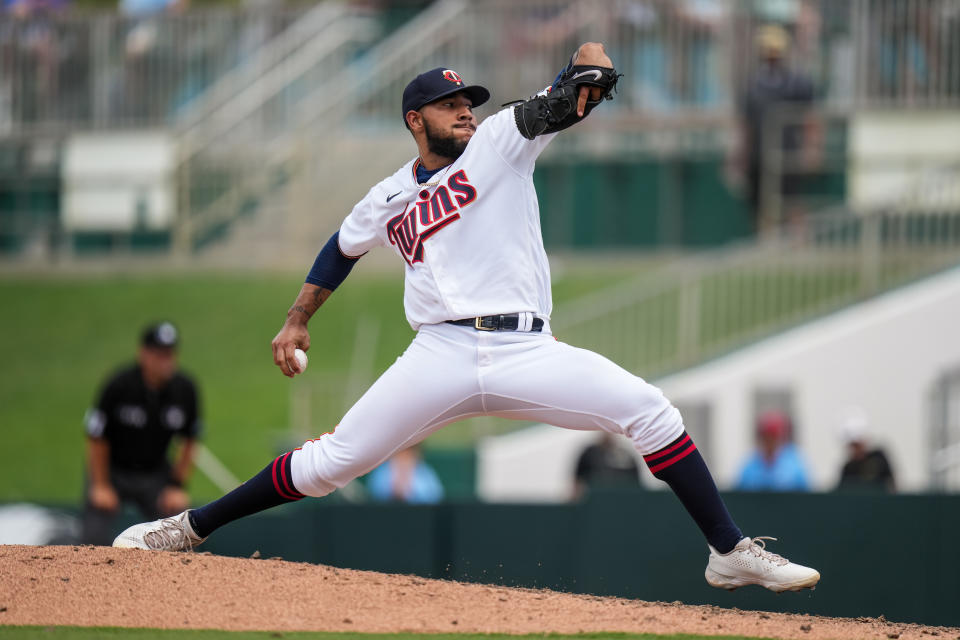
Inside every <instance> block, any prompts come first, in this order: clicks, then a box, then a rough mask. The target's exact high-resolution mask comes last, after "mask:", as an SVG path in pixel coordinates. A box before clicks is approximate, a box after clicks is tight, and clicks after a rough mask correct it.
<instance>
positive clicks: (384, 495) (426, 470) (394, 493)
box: [367, 445, 443, 504]
mask: <svg viewBox="0 0 960 640" xmlns="http://www.w3.org/2000/svg"><path fill="white" fill-rule="evenodd" d="M367 488H368V489H369V491H370V496H371V497H372V498H373V499H374V500H376V501H378V502H390V501H398V502H408V503H410V504H434V503H437V502H440V501H441V500H443V485H442V484H441V483H440V478H439V477H437V474H436V472H435V471H434V470H433V469H432V468H431V467H430V465H428V464H427V463H426V462H424V460H423V458H422V457H420V447H419V446H418V445H414V446H412V447H409V448H407V449H402V450H400V451H398V452H397V453H395V454H394V455H393V457H392V458H390V459H389V460H387V461H386V462H384V463H383V464H381V465H380V466H379V467H377V468H376V469H374V470H373V472H372V473H371V474H370V479H369V481H368V483H367Z"/></svg>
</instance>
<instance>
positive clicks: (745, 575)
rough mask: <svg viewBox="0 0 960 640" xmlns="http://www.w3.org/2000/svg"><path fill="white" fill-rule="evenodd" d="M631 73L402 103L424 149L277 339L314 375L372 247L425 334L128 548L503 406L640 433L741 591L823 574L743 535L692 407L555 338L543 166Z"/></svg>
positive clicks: (592, 52) (595, 58)
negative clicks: (321, 424)
mask: <svg viewBox="0 0 960 640" xmlns="http://www.w3.org/2000/svg"><path fill="white" fill-rule="evenodd" d="M617 79H618V74H617V72H616V71H615V70H614V68H613V63H612V61H611V60H610V58H609V57H608V56H607V54H606V52H605V50H604V47H603V45H602V44H599V43H592V42H591V43H586V44H584V45H582V46H581V47H580V48H579V49H578V50H577V52H576V53H575V54H574V56H573V58H572V59H571V60H570V63H569V64H568V65H567V66H566V67H565V68H564V69H563V71H561V73H560V74H559V75H558V76H557V78H556V79H555V80H554V82H553V83H552V84H551V85H550V86H549V87H547V88H546V89H544V90H543V91H541V92H540V93H537V94H536V95H534V96H532V97H531V98H529V99H528V100H525V101H522V102H520V103H518V104H514V105H512V106H509V107H507V108H504V109H502V110H501V111H499V112H498V113H496V114H494V115H493V116H490V117H489V118H487V119H486V120H485V121H484V122H482V123H479V124H478V122H477V119H476V117H475V116H474V114H473V109H474V108H475V107H477V106H479V105H481V104H483V103H485V102H486V101H487V100H488V99H489V97H490V92H489V91H487V89H485V88H483V87H482V86H479V85H470V84H467V82H466V81H465V80H464V79H463V78H462V77H461V76H460V74H459V73H457V72H456V71H454V70H453V69H446V68H442V67H440V68H437V69H432V70H430V71H427V72H425V73H422V74H420V75H418V76H417V77H416V78H414V79H413V80H412V81H411V82H410V83H409V84H408V85H407V87H406V89H405V90H404V92H403V101H402V116H403V122H404V124H405V125H406V127H407V129H408V130H409V131H410V133H411V134H412V135H413V139H414V141H415V142H416V145H417V156H416V157H414V158H413V159H411V160H410V161H409V162H408V163H407V164H405V165H404V166H403V167H401V168H400V169H399V170H398V171H397V172H396V173H394V174H393V175H392V176H389V177H388V178H386V179H384V180H382V181H381V182H380V183H378V184H377V185H376V186H374V187H373V188H372V189H370V191H369V192H368V193H367V194H366V196H365V197H364V198H363V199H362V200H361V201H360V202H359V203H357V205H356V206H355V207H354V208H353V210H352V211H351V212H350V214H349V215H348V216H347V217H346V219H345V220H344V221H343V224H342V225H341V226H340V229H339V230H338V231H337V232H336V233H334V234H333V236H332V237H331V238H330V240H329V241H328V242H327V244H326V246H324V247H323V249H322V250H321V251H320V253H319V255H317V258H316V261H315V262H314V264H313V267H312V268H311V269H310V272H309V274H308V275H307V278H306V282H305V284H304V285H303V287H302V289H301V290H300V293H299V295H298V296H297V299H296V301H295V302H294V304H293V306H292V307H290V309H289V311H288V312H287V319H286V322H285V324H284V326H283V328H282V329H281V330H280V332H279V333H278V334H277V336H276V337H275V338H274V339H273V357H274V362H275V364H276V365H277V366H278V367H279V368H280V370H281V371H282V372H283V373H284V375H287V376H293V375H295V374H296V373H298V372H299V367H298V365H297V362H296V360H295V358H294V350H295V349H297V348H300V349H303V350H307V349H309V347H310V335H309V333H308V330H307V323H308V321H309V320H310V318H311V316H313V314H314V313H316V311H317V310H318V309H319V308H320V307H321V306H322V305H323V304H324V303H325V302H326V300H327V299H328V298H329V296H330V294H331V293H333V291H334V290H335V289H336V288H337V287H338V286H339V285H340V284H341V283H342V282H343V280H344V279H345V278H346V277H347V275H348V274H349V272H350V270H351V268H352V267H353V265H354V264H355V263H356V261H357V260H359V259H360V258H361V257H362V256H363V255H364V254H366V253H367V252H368V251H370V250H371V249H374V248H376V247H386V248H388V249H390V250H392V251H393V252H394V253H396V254H397V256H398V257H399V258H400V259H401V260H403V261H404V263H405V265H406V278H405V285H404V286H405V288H404V308H405V311H406V316H407V320H408V321H409V322H410V325H411V326H412V327H413V329H414V330H415V331H416V332H417V333H416V337H415V338H414V339H413V342H412V343H411V344H410V346H409V347H408V348H407V349H406V351H404V353H403V354H402V355H401V356H400V357H399V358H398V359H397V361H396V362H395V363H394V364H393V365H392V366H391V367H390V368H389V369H387V371H386V372H384V374H383V375H382V376H381V377H380V378H379V379H378V380H377V381H376V382H375V383H374V384H373V385H372V386H371V387H370V388H369V389H368V390H367V392H366V393H365V394H364V395H363V397H362V398H360V400H358V401H357V403H356V404H355V405H354V406H353V407H352V408H351V409H350V410H349V411H348V412H347V414H346V415H345V416H344V417H343V419H342V420H341V421H340V424H338V425H337V426H336V428H335V429H334V430H333V431H332V432H330V433H326V434H323V435H322V436H320V437H319V438H317V439H315V440H311V441H309V442H306V443H305V444H304V445H303V446H302V447H300V448H298V449H296V450H295V451H292V452H289V453H286V454H284V455H282V456H280V457H278V458H277V459H276V460H274V461H272V462H271V463H270V464H268V465H267V466H266V468H264V469H263V470H262V471H261V472H260V473H259V474H258V475H256V476H254V477H253V478H251V479H250V480H249V481H247V482H246V483H244V484H243V485H242V486H240V487H238V488H237V489H235V490H234V491H232V492H231V493H229V494H227V495H225V496H224V497H222V498H220V499H219V500H216V501H214V502H212V503H210V504H208V505H205V506H203V507H200V508H198V509H193V510H188V511H184V512H183V513H181V514H180V515H178V516H174V517H172V518H167V519H163V520H157V521H155V522H150V523H145V524H139V525H135V526H133V527H131V528H130V529H128V530H126V531H124V532H123V533H122V534H120V536H118V537H117V539H116V541H115V542H114V545H115V546H118V547H138V548H144V549H161V550H184V549H191V548H193V547H194V546H196V545H198V544H200V543H201V542H203V540H205V539H206V537H207V536H209V535H210V534H211V533H212V532H213V531H214V530H215V529H217V528H218V527H221V526H222V525H224V524H226V523H228V522H230V521H232V520H235V519H237V518H240V517H243V516H245V515H249V514H251V513H255V512H258V511H261V510H263V509H267V508H269V507H272V506H275V505H279V504H283V503H285V502H289V501H293V500H300V499H301V498H304V497H305V496H314V497H320V496H325V495H327V494H328V493H331V492H332V491H334V490H335V489H337V488H338V487H343V486H344V485H346V484H347V483H348V482H350V481H351V480H352V479H354V478H356V477H357V476H360V475H362V474H365V473H367V472H368V471H370V470H371V469H373V468H374V467H376V466H377V465H379V464H380V463H381V462H383V461H384V460H386V459H388V458H389V457H390V456H392V455H393V454H394V453H396V452H397V451H399V450H401V449H404V448H406V447H410V446H412V445H414V444H416V443H418V442H420V441H421V440H423V439H424V438H426V437H427V436H429V435H430V434H431V433H433V432H434V431H436V430H438V429H441V428H443V427H444V426H446V425H448V424H451V423H453V422H456V421H458V420H462V419H464V418H470V417H473V416H481V415H493V416H500V417H505V418H515V419H520V420H535V421H540V422H547V423H550V424H553V425H557V426H558V427H563V428H567V429H590V430H603V431H607V432H610V433H613V434H618V435H622V436H625V437H627V438H629V439H630V441H631V442H632V444H633V446H634V447H635V448H636V449H637V450H638V451H639V452H640V453H641V454H643V457H644V460H645V461H646V464H647V465H648V466H649V468H650V471H651V472H652V473H653V475H654V476H655V477H656V478H659V479H660V480H662V481H664V482H666V483H667V484H668V485H669V486H670V488H671V489H672V490H673V491H674V493H675V494H676V495H677V497H678V498H679V499H680V501H681V502H682V504H683V506H684V507H685V508H686V509H687V511H688V512H689V513H690V516H691V517H692V518H693V520H694V522H695V523H696V524H697V526H698V527H699V528H700V530H701V531H702V532H703V535H704V536H705V538H706V541H707V543H708V548H709V556H708V563H707V569H706V579H707V582H709V583H710V584H711V585H713V586H716V587H722V588H727V589H734V588H737V587H740V586H744V585H749V584H757V585H761V586H763V587H766V588H767V589H770V590H772V591H786V590H799V589H803V588H809V587H813V586H814V585H815V584H816V583H817V581H818V580H819V579H820V574H819V573H818V572H817V571H815V570H813V569H810V568H808V567H804V566H801V565H798V564H794V563H792V562H789V561H788V560H786V559H785V558H783V557H781V556H779V555H776V554H774V553H771V552H769V551H767V550H766V549H765V547H764V540H765V539H769V538H750V537H747V536H744V535H743V533H742V532H741V531H740V529H739V528H738V527H737V525H736V524H735V523H734V521H733V519H732V518H731V517H730V514H729V513H728V512H727V509H726V507H725V505H724V503H723V501H722V500H721V498H720V495H719V493H718V491H717V488H716V485H715V484H714V481H713V478H712V477H711V475H710V472H709V470H708V469H707V466H706V465H705V464H704V461H703V458H702V457H701V456H700V453H699V452H698V450H697V447H696V445H695V444H694V443H693V441H692V440H691V438H690V436H689V435H688V434H687V433H686V432H685V430H684V426H683V420H682V418H681V416H680V413H679V412H678V411H677V410H676V409H675V408H674V407H673V406H672V405H671V404H670V402H669V401H668V400H667V399H666V398H665V397H664V396H663V394H662V393H661V391H660V390H659V389H657V388H656V387H654V386H652V385H650V384H648V383H647V382H645V381H644V380H643V379H641V378H639V377H637V376H635V375H633V374H631V373H629V372H628V371H625V370H624V369H622V368H620V367H619V366H617V365H616V364H614V363H613V362H611V361H610V360H608V359H606V358H604V357H603V356H601V355H598V354H596V353H593V352H591V351H586V350H584V349H578V348H576V347H574V346H571V345H568V344H565V343H563V342H559V341H557V340H556V339H554V338H553V336H552V335H551V333H550V313H551V308H552V301H551V295H550V270H549V266H548V263H547V256H546V253H545V251H544V248H543V240H542V237H541V233H540V212H539V207H538V204H537V194H536V191H535V190H534V186H533V169H534V163H535V162H536V159H537V157H538V156H539V155H540V153H542V152H543V150H544V148H546V146H547V145H548V144H550V141H551V140H553V138H554V137H555V136H556V135H557V134H558V133H559V132H561V131H563V130H564V129H567V128H568V127H571V126H573V125H575V124H576V123H578V122H580V121H581V120H583V119H584V118H585V117H587V116H588V115H589V114H590V112H591V111H592V110H593V109H594V108H596V107H597V106H598V105H599V104H600V103H601V102H603V101H604V100H605V99H610V98H612V94H613V91H614V88H615V86H616V84H617Z"/></svg>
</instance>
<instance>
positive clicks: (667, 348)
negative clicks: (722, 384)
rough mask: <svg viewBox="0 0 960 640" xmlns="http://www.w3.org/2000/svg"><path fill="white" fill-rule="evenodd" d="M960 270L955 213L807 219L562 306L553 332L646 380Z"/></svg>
mask: <svg viewBox="0 0 960 640" xmlns="http://www.w3.org/2000/svg"><path fill="white" fill-rule="evenodd" d="M958 262H960V210H958V209H956V208H953V209H950V210H946V211H941V212H936V213H931V212H926V213H922V212H917V211H886V212H875V213H872V214H870V215H855V214H852V213H850V212H848V211H844V210H841V211H837V212H829V213H825V214H820V215H815V216H811V217H810V218H809V219H807V220H806V222H805V224H804V225H803V226H802V227H798V228H794V229H792V230H790V231H788V232H785V233H784V235H782V236H777V237H766V238H763V239H761V240H760V241H759V242H750V243H746V244H744V245H741V246H737V247H731V248H725V249H719V250H714V251H708V252H703V253H699V254H697V255H695V256H689V257H684V258H680V259H677V260H676V261H675V262H673V263H672V264H669V265H667V266H666V267H663V268H660V269H658V270H656V271H654V272H652V273H647V274H644V275H643V276H641V277H638V278H637V279H635V280H633V281H628V282H625V283H622V284H619V285H617V286H615V287H612V288H609V289H606V290H603V291H599V292H597V293H595V294H593V295H589V296H586V297H584V298H582V299H580V300H576V301H573V302H570V303H568V304H566V305H563V306H560V307H559V308H557V309H556V310H555V311H554V314H553V321H552V324H553V328H554V332H555V333H556V334H557V335H559V336H560V337H561V338H562V339H565V340H569V341H570V342H571V343H573V344H577V345H581V346H584V347H586V348H589V349H593V350H596V351H598V352H600V353H604V354H607V355H609V356H610V357H611V358H612V359H614V360H616V361H617V362H618V363H620V364H621V365H622V366H624V367H626V368H627V369H629V370H631V371H634V372H637V373H638V374H641V375H644V376H656V375H662V374H665V373H667V372H671V371H675V370H678V369H681V368H683V367H686V366H689V365H692V364H695V363H697V362H702V361H703V360H704V359H706V358H709V357H712V356H715V355H717V354H720V353H722V352H724V351H727V350H729V349H733V348H735V347H737V346H739V345H742V344H746V343H747V342H749V341H751V340H755V339H757V338H759V337H762V336H765V335H769V334H771V333H773V332H775V331H778V330H782V329H784V328H786V327H789V326H791V325H793V324H796V323H799V322H803V321H805V320H808V319H810V318H812V317H815V316H817V315H819V314H822V313H824V312H827V311H831V310H834V309H837V308H840V307H842V306H844V305H848V304H851V303H853V302H855V301H858V300H862V299H864V298H867V297H869V296H872V295H875V294H877V293H879V292H881V291H883V290H886V289H889V288H890V287H893V286H897V285H900V284H903V283H905V282H909V281H910V280H913V279H916V278H919V277H923V276H925V275H929V274H931V273H935V272H936V271H938V270H941V269H943V268H946V267H949V266H952V265H956V264H957V263H958Z"/></svg>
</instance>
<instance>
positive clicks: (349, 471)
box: [290, 435, 380, 498]
mask: <svg viewBox="0 0 960 640" xmlns="http://www.w3.org/2000/svg"><path fill="white" fill-rule="evenodd" d="M379 462H380V460H373V459H367V458H359V457H357V456H356V455H354V454H351V453H350V452H347V451H344V450H342V448H341V447H338V446H337V445H336V443H334V442H332V441H331V440H330V439H329V437H328V436H326V435H325V436H323V437H321V438H319V439H317V440H310V441H308V442H305V443H304V445H303V446H302V447H300V448H299V449H296V450H295V451H294V452H293V457H292V459H291V461H290V472H291V476H292V478H293V483H294V484H295V485H296V488H297V490H298V491H300V492H301V493H303V494H306V495H308V496H312V497H314V498H320V497H323V496H325V495H327V494H329V493H333V492H334V491H335V490H336V489H341V488H343V487H345V486H346V485H347V484H348V483H349V482H350V481H351V480H353V479H354V478H356V477H357V476H361V475H363V474H364V473H367V472H368V471H370V469H372V468H373V467H375V466H376V465H377V464H379Z"/></svg>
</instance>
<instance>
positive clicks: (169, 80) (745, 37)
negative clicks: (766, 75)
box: [0, 0, 960, 126]
mask: <svg viewBox="0 0 960 640" xmlns="http://www.w3.org/2000/svg"><path fill="white" fill-rule="evenodd" d="M75 1H76V0H4V5H3V14H4V19H3V20H2V21H0V65H2V67H3V74H2V78H3V79H4V80H3V82H2V84H0V123H2V122H4V120H6V122H7V126H10V123H33V122H43V121H45V120H47V121H49V120H53V119H57V118H60V119H63V118H72V119H82V118H92V117H93V116H94V113H93V112H94V111H96V110H98V109H99V110H100V111H99V112H98V113H97V114H96V115H98V116H99V117H101V118H107V119H114V118H127V119H130V120H131V121H134V122H137V121H139V122H148V123H156V122H164V121H165V120H166V119H170V118H171V117H174V116H175V114H176V113H177V111H178V110H179V109H182V108H183V106H184V105H185V104H187V103H189V102H190V100H192V99H193V98H195V97H196V96H197V95H199V93H200V92H201V91H202V90H203V88H205V87H206V86H208V85H209V84H210V83H211V82H212V81H213V80H214V79H215V78H216V77H218V76H219V75H221V74H222V73H224V72H225V71H226V70H228V69H229V68H231V67H232V66H234V65H235V64H236V62H238V61H239V60H242V59H243V58H244V57H245V56H247V55H249V54H250V53H251V52H252V51H255V50H256V49H257V48H258V47H259V46H260V45H262V44H264V43H265V42H267V41H268V40H269V38H270V37H272V36H273V35H275V34H277V33H279V32H280V31H282V30H283V29H284V28H285V27H286V26H287V25H288V24H289V23H290V21H291V20H292V19H294V18H295V17H297V16H298V15H302V14H303V13H304V12H305V11H306V10H308V9H309V8H310V6H311V5H309V4H305V3H292V4H281V3H267V2H248V3H244V4H242V5H236V4H226V3H223V4H222V5H221V8H220V9H218V10H217V11H218V12H219V13H217V15H216V16H214V17H210V13H209V11H208V9H209V7H211V6H217V5H216V3H211V2H204V3H203V11H200V12H199V13H198V12H197V11H196V10H195V9H194V8H193V7H191V5H190V0H119V2H117V4H116V10H115V12H114V13H113V14H112V15H111V16H110V17H111V19H110V20H104V19H103V15H102V14H89V13H84V12H83V11H78V8H77V7H75V6H73V5H72V2H75ZM349 4H350V5H354V6H357V7H358V8H359V9H358V10H362V11H364V12H366V13H368V14H383V15H386V14H388V13H389V12H394V11H397V10H398V7H399V8H400V9H405V10H406V11H407V13H405V14H404V15H409V13H410V12H411V11H415V10H416V9H419V8H421V7H423V6H425V5H427V4H429V3H428V2H425V1H422V0H421V1H415V0H405V1H404V2H387V1H380V2H374V1H371V0H367V1H365V2H350V3H349ZM98 6H102V5H98ZM518 6H519V7H520V8H511V11H514V12H520V14H519V15H521V16H523V18H522V19H511V20H510V21H508V22H507V23H506V24H505V31H504V32H503V42H502V44H501V46H500V47H499V50H500V52H501V54H502V55H503V56H507V57H509V58H510V59H514V60H515V59H518V57H520V56H524V55H526V54H527V53H530V52H533V53H536V52H537V51H545V50H547V51H549V50H553V49H554V47H556V46H566V45H567V43H568V42H574V41H579V38H581V37H582V36H583V35H584V34H585V33H586V34H589V35H591V36H593V37H597V38H599V39H602V40H603V41H604V42H607V43H609V49H610V54H611V57H612V59H613V60H614V61H615V62H616V64H617V66H618V69H619V70H621V71H622V72H623V73H624V79H623V81H622V83H621V96H620V97H619V99H618V101H617V106H616V107H615V108H625V109H629V110H631V111H641V112H650V113H668V112H674V111H675V110H677V109H683V110H691V109H693V110H698V109H700V110H702V109H728V108H729V107H730V106H731V105H736V104H739V103H741V102H742V98H743V97H744V96H745V92H746V91H747V89H748V87H749V84H750V82H751V77H752V76H753V75H754V73H755V71H756V69H757V67H758V66H759V65H761V64H762V60H760V59H758V57H757V56H756V55H755V54H756V53H757V52H756V51H755V43H756V42H757V36H758V34H759V32H760V30H762V29H763V28H764V27H765V26H775V27H778V28H779V29H781V30H782V33H783V34H784V38H783V43H784V47H783V51H782V54H781V55H783V56H784V58H785V60H786V61H787V63H788V65H789V66H791V67H794V68H795V69H797V70H798V71H800V72H803V73H804V74H807V75H808V76H809V77H810V78H811V79H812V81H813V83H814V86H813V87H812V94H813V95H814V96H816V97H818V98H830V99H834V100H842V99H844V98H847V97H849V96H850V93H851V91H853V89H854V85H855V84H858V85H859V86H860V87H861V88H862V89H865V90H866V91H867V92H868V94H869V95H872V96H874V97H885V96H886V97H893V96H902V95H914V94H923V93H924V92H929V91H931V90H936V91H937V92H941V93H945V94H946V95H953V96H956V95H958V94H960V74H958V73H957V72H956V66H957V65H958V63H960V61H957V60H956V59H955V57H956V56H955V54H953V53H952V49H951V48H950V44H949V43H950V42H955V41H956V39H957V37H958V36H960V5H958V4H957V3H955V2H952V1H950V0H866V1H864V2H858V3H847V2H843V3H838V2H827V1H825V0H750V1H748V0H677V1H666V0H613V1H611V2H609V3H604V5H603V10H598V9H597V7H596V6H595V5H588V4H585V3H565V2H556V3H536V4H531V5H529V7H526V8H524V5H518ZM854 10H856V11H860V12H862V15H854ZM511 15H513V14H511ZM188 18H192V19H188ZM855 22H856V23H857V24H854V23H855ZM864 28H865V30H866V33H862V32H860V31H858V29H859V30H863V29H864ZM767 41H768V43H769V41H770V39H769V38H767ZM788 42H789V46H787V45H786V43H788ZM568 48H569V47H568ZM858 48H860V49H861V50H862V51H857V49H858ZM855 54H857V55H863V54H866V55H863V58H864V60H865V61H867V62H868V67H865V70H866V71H867V72H868V74H867V76H866V77H864V78H859V79H854V78H852V77H850V74H851V71H852V70H853V68H852V67H851V64H852V56H854V55H855ZM558 62H560V61H558ZM525 73H526V71H525V69H524V68H519V69H514V70H513V74H514V75H515V76H517V78H518V81H522V82H523V83H524V84H525V86H526V88H527V90H529V89H530V88H531V87H537V86H539V85H540V84H541V83H542V82H543V81H544V78H540V77H537V78H527V77H524V74H525ZM98 103H106V104H104V105H101V104H98Z"/></svg>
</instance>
